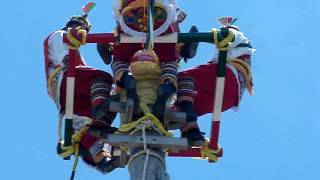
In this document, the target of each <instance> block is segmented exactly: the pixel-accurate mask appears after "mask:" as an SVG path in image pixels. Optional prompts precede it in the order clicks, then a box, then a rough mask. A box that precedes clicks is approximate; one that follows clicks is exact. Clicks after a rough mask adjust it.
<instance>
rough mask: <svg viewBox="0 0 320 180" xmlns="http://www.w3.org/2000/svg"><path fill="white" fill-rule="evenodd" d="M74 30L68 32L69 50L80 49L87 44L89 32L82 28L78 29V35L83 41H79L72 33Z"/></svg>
mask: <svg viewBox="0 0 320 180" xmlns="http://www.w3.org/2000/svg"><path fill="white" fill-rule="evenodd" d="M71 30H73V29H72V28H68V30H67V38H68V40H69V44H68V47H69V49H78V48H79V47H80V46H81V45H85V44H86V39H87V31H86V30H84V29H81V27H80V26H79V27H77V28H76V31H77V33H76V35H80V36H81V40H79V39H77V38H76V37H75V36H74V35H73V34H72V32H71Z"/></svg>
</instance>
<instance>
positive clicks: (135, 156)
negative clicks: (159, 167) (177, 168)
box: [128, 150, 166, 167]
mask: <svg viewBox="0 0 320 180" xmlns="http://www.w3.org/2000/svg"><path fill="white" fill-rule="evenodd" d="M146 153H147V152H146V151H140V152H138V153H136V154H135V155H133V156H131V157H130V159H129V161H128V167H130V165H131V163H132V161H133V160H134V159H136V158H137V157H139V156H141V155H144V154H146ZM149 154H150V155H151V156H154V157H156V158H157V159H159V160H160V161H161V162H162V163H163V164H164V165H166V161H165V160H164V158H163V157H162V156H160V155H159V153H158V152H153V151H152V150H151V151H150V152H149Z"/></svg>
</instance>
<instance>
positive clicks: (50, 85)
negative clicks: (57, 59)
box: [48, 66, 64, 95]
mask: <svg viewBox="0 0 320 180" xmlns="http://www.w3.org/2000/svg"><path fill="white" fill-rule="evenodd" d="M63 69H64V67H62V66H60V67H58V68H56V69H55V70H54V71H53V72H52V73H50V75H49V78H48V91H49V94H50V95H52V93H53V82H54V79H55V78H56V77H57V75H58V74H59V73H60V72H61V71H62V70H63Z"/></svg>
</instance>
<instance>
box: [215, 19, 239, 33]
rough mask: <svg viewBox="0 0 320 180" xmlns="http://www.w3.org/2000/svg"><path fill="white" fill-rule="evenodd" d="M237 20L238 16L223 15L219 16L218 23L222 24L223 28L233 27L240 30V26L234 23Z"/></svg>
mask: <svg viewBox="0 0 320 180" xmlns="http://www.w3.org/2000/svg"><path fill="white" fill-rule="evenodd" d="M237 20H238V18H235V17H232V16H223V17H219V18H217V21H218V23H219V24H221V25H222V27H223V28H233V29H236V30H238V31H239V27H238V26H235V25H234V23H235V22H236V21H237Z"/></svg>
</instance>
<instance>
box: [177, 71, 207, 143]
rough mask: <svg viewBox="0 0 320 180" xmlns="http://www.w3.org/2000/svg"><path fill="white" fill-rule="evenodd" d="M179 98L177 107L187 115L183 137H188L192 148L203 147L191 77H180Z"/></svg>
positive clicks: (182, 132) (182, 128) (182, 130)
mask: <svg viewBox="0 0 320 180" xmlns="http://www.w3.org/2000/svg"><path fill="white" fill-rule="evenodd" d="M177 96H178V99H177V102H176V106H177V107H179V108H180V110H181V111H183V112H185V113H186V114H187V119H186V121H187V123H186V124H184V125H183V127H181V137H186V138H187V139H188V141H189V144H190V145H191V146H202V144H203V143H204V137H203V136H202V134H201V132H200V129H199V126H198V123H197V114H196V113H195V111H194V110H193V99H194V82H193V79H192V78H191V77H190V76H178V94H177Z"/></svg>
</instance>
